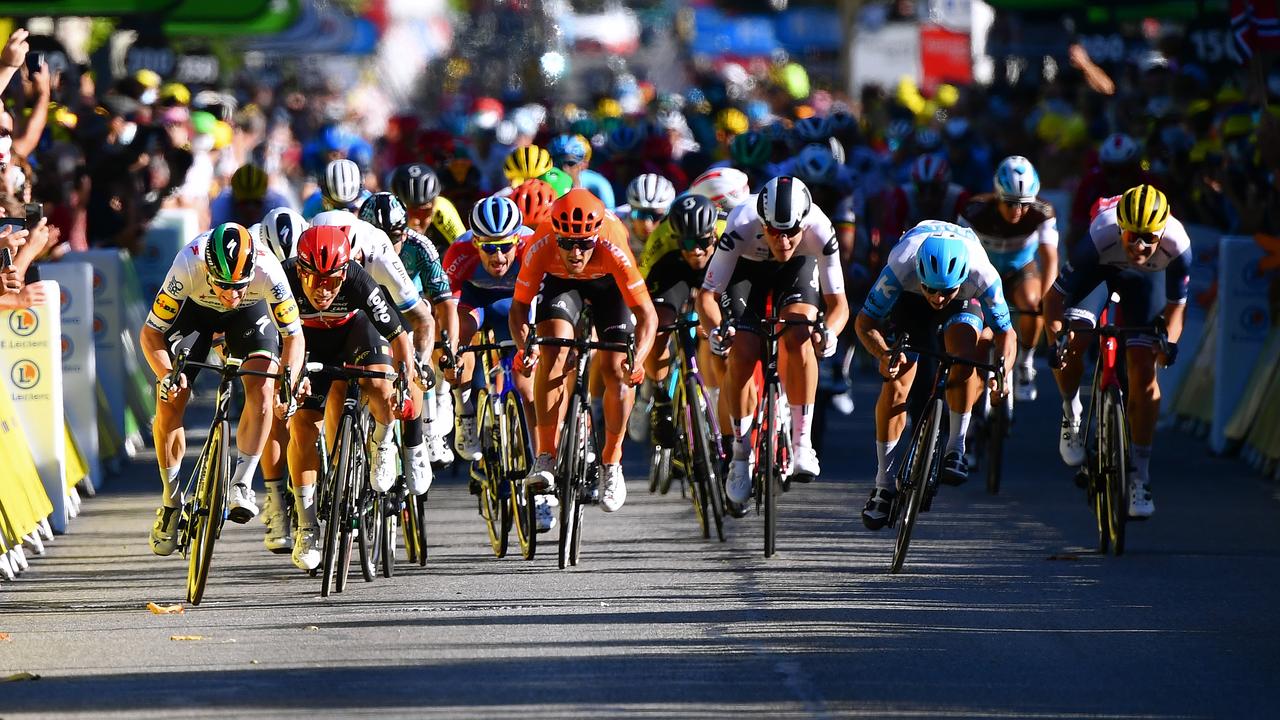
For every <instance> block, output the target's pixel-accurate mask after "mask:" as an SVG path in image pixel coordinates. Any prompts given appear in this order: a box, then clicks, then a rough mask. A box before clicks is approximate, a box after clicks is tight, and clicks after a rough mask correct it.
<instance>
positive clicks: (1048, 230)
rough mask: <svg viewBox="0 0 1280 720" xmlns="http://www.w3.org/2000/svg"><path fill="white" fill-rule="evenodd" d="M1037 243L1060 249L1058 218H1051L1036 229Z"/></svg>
mask: <svg viewBox="0 0 1280 720" xmlns="http://www.w3.org/2000/svg"><path fill="white" fill-rule="evenodd" d="M1036 242H1037V243H1039V244H1040V245H1048V246H1050V247H1058V218H1056V217H1051V218H1049V219H1047V220H1045V221H1044V222H1042V223H1040V227H1038V228H1036Z"/></svg>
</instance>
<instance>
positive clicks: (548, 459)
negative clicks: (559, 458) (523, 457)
mask: <svg viewBox="0 0 1280 720" xmlns="http://www.w3.org/2000/svg"><path fill="white" fill-rule="evenodd" d="M555 469H556V459H555V458H554V457H552V455H551V454H550V453H543V454H541V455H539V456H537V457H536V458H534V459H533V467H531V468H529V475H528V477H526V478H525V479H524V488H525V489H526V490H533V491H534V492H535V493H538V492H546V491H547V490H549V489H551V488H553V487H555V485H556V477H555Z"/></svg>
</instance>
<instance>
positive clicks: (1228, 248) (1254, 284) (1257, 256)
mask: <svg viewBox="0 0 1280 720" xmlns="http://www.w3.org/2000/svg"><path fill="white" fill-rule="evenodd" d="M1264 255H1265V252H1264V251H1263V249H1262V248H1261V247H1259V246H1258V244H1257V243H1255V242H1254V241H1253V239H1252V238H1247V237H1224V238H1222V241H1221V243H1220V247H1219V255H1218V324H1219V329H1218V344H1217V347H1216V348H1215V352H1216V355H1215V357H1214V366H1215V367H1214V371H1215V376H1214V379H1215V382H1214V387H1213V423H1212V425H1211V428H1210V431H1209V447H1210V449H1212V450H1213V452H1215V453H1222V452H1225V451H1226V450H1227V449H1228V447H1227V437H1226V427H1227V423H1228V422H1230V420H1231V416H1232V414H1233V413H1234V412H1235V411H1236V408H1237V406H1238V405H1239V404H1240V399H1241V398H1242V397H1243V395H1244V392H1245V388H1247V387H1248V384H1249V377H1250V375H1251V373H1252V371H1253V366H1254V364H1255V363H1257V361H1258V357H1259V355H1260V354H1261V352H1262V348H1263V345H1265V344H1266V341H1267V335H1268V333H1269V331H1270V329H1271V312H1270V309H1269V303H1268V299H1267V287H1268V283H1267V279H1266V278H1265V277H1264V276H1263V275H1262V274H1261V273H1260V272H1259V269H1258V263H1259V261H1261V260H1262V258H1263V256H1264Z"/></svg>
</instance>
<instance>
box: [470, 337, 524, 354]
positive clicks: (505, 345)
mask: <svg viewBox="0 0 1280 720" xmlns="http://www.w3.org/2000/svg"><path fill="white" fill-rule="evenodd" d="M515 349H516V341H515V340H501V341H499V342H491V343H476V344H474V345H463V346H461V347H459V348H458V353H457V354H458V355H465V354H467V353H482V352H490V351H492V350H497V351H499V352H507V351H512V352H514V351H515Z"/></svg>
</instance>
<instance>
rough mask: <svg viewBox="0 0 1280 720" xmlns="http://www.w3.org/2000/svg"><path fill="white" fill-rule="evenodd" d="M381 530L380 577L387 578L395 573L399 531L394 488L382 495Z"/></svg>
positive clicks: (397, 495)
mask: <svg viewBox="0 0 1280 720" xmlns="http://www.w3.org/2000/svg"><path fill="white" fill-rule="evenodd" d="M382 503H383V508H382V530H380V531H379V533H378V538H379V540H380V541H381V542H380V544H381V546H382V550H381V553H380V556H381V559H382V562H381V563H380V564H381V566H382V577H385V578H389V577H393V576H394V575H395V574H396V545H397V543H398V541H397V538H398V537H399V533H400V509H399V504H400V500H399V494H398V493H397V491H396V490H392V492H390V493H387V494H386V495H384V496H383V497H382Z"/></svg>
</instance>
